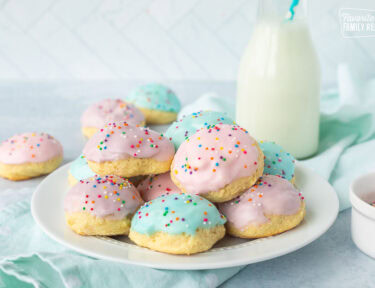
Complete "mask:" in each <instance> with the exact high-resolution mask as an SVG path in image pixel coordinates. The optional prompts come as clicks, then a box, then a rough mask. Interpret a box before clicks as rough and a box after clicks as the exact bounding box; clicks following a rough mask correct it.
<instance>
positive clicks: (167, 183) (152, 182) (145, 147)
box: [64, 84, 305, 254]
mask: <svg viewBox="0 0 375 288" xmlns="http://www.w3.org/2000/svg"><path fill="white" fill-rule="evenodd" d="M179 109H180V104H179V101H178V98H177V97H176V95H175V93H173V91H172V90H170V89H169V88H167V87H165V86H162V85H155V84H149V85H145V86H142V87H140V88H138V89H137V90H135V91H134V92H133V93H131V94H130V96H129V98H128V99H125V101H123V100H110V99H108V100H104V101H102V102H99V103H96V104H94V105H93V106H91V107H89V108H88V109H87V110H86V111H85V112H84V114H83V116H82V132H83V134H84V135H86V136H87V137H90V138H89V140H88V142H87V143H86V145H85V147H84V149H83V152H82V155H81V156H79V157H78V158H77V159H76V160H75V161H74V162H73V164H72V165H71V167H70V171H69V183H70V184H71V185H72V187H71V189H70V190H69V192H68V194H67V196H66V199H65V205H64V207H65V214H66V219H67V223H68V225H69V226H70V227H71V229H72V230H73V231H75V232H76V233H79V234H81V235H129V238H130V239H131V240H132V241H133V242H134V243H136V244H137V245H139V246H143V247H147V248H150V249H153V250H156V251H161V252H166V253H172V254H193V253H198V252H202V251H206V250H208V249H210V248H211V247H212V246H213V245H214V244H215V243H216V242H217V241H219V240H220V239H222V238H223V237H224V236H225V234H226V233H227V234H229V235H231V236H235V237H241V238H258V237H266V236H270V235H275V234H278V233H282V232H284V231H286V230H289V229H292V228H293V227H295V226H297V225H298V224H299V223H300V222H301V221H302V220H303V217H304V214H305V204H304V201H303V197H302V196H301V194H300V193H299V192H298V190H297V189H296V187H295V186H294V185H293V183H294V179H295V177H294V158H293V157H292V156H291V155H290V154H289V153H287V152H285V151H284V150H283V149H282V148H281V147H280V146H278V145H277V144H275V143H272V142H257V141H256V140H255V139H254V138H253V137H252V136H251V134H250V133H249V132H248V131H246V130H245V129H244V128H242V127H241V126H239V125H237V124H236V123H234V121H233V120H232V119H230V118H229V117H227V116H226V115H225V114H224V113H219V112H214V111H200V112H197V113H193V114H191V115H187V116H185V117H183V118H181V119H179V120H177V121H175V122H173V123H172V124H171V125H170V127H169V128H168V130H167V131H166V133H165V135H163V134H160V133H158V132H156V131H153V130H151V129H150V128H147V127H145V126H144V125H145V123H146V125H149V124H155V123H156V124H161V123H163V124H165V123H168V122H171V121H173V120H175V119H176V116H177V113H178V111H179Z"/></svg>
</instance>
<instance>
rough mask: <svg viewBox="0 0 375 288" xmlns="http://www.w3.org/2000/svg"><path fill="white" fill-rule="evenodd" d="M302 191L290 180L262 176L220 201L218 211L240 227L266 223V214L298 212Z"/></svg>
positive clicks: (291, 213)
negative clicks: (238, 192)
mask: <svg viewBox="0 0 375 288" xmlns="http://www.w3.org/2000/svg"><path fill="white" fill-rule="evenodd" d="M303 199H304V198H303V197H302V196H301V193H299V192H298V190H297V189H296V188H295V187H294V186H293V184H291V183H290V182H289V181H287V180H285V179H282V178H280V177H277V176H274V175H267V176H263V177H261V178H260V179H259V180H258V182H257V183H256V184H255V185H254V186H253V187H251V188H250V189H249V190H247V191H246V192H245V193H243V194H242V195H241V196H238V197H237V198H235V199H233V200H231V201H228V202H225V203H220V204H219V206H218V207H219V210H220V211H221V213H223V214H224V215H225V216H226V217H227V220H228V222H229V223H231V224H233V225H234V226H235V227H236V228H238V229H243V228H245V227H246V226H248V225H260V224H264V223H267V222H268V221H269V219H268V218H267V216H266V215H293V214H296V213H297V212H298V211H299V209H300V207H301V201H303Z"/></svg>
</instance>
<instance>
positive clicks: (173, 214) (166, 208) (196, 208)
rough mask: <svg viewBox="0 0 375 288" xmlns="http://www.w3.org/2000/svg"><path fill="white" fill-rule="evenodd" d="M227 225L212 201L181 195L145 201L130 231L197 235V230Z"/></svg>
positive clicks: (148, 233)
mask: <svg viewBox="0 0 375 288" xmlns="http://www.w3.org/2000/svg"><path fill="white" fill-rule="evenodd" d="M225 222H226V219H225V217H224V216H223V215H221V214H220V212H219V211H218V210H217V208H216V207H215V205H214V204H212V203H211V202H210V201H208V200H206V199H204V198H202V197H199V196H196V195H189V194H184V193H180V194H173V195H162V196H160V197H158V198H156V199H154V200H152V201H149V202H146V203H145V204H144V205H143V206H142V207H141V208H140V209H139V210H138V211H137V212H136V214H135V215H134V217H133V220H132V225H131V229H132V230H134V231H136V232H138V233H141V234H147V235H152V234H154V233H156V232H159V231H161V232H166V233H169V234H181V233H186V234H190V235H194V234H195V232H196V231H197V229H198V228H211V227H215V226H217V225H223V224H225Z"/></svg>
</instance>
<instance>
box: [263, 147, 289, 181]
mask: <svg viewBox="0 0 375 288" xmlns="http://www.w3.org/2000/svg"><path fill="white" fill-rule="evenodd" d="M259 146H260V149H262V151H263V154H264V172H263V173H264V175H276V176H280V177H282V178H284V179H286V180H288V181H290V182H292V183H294V180H295V177H294V166H295V159H294V157H293V156H292V155H291V154H290V153H288V152H286V151H285V150H284V149H283V147H281V146H280V145H277V144H276V143H274V142H263V141H260V143H259Z"/></svg>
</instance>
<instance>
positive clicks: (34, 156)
mask: <svg viewBox="0 0 375 288" xmlns="http://www.w3.org/2000/svg"><path fill="white" fill-rule="evenodd" d="M62 155H63V148H62V146H61V144H60V142H59V141H57V140H56V139H55V138H54V137H52V136H51V135H49V134H47V133H36V132H35V133H23V134H17V135H14V136H12V137H11V138H9V139H7V140H5V141H3V142H2V143H1V144H0V162H1V163H4V164H23V163H30V162H32V163H38V162H45V161H48V160H50V159H53V158H56V157H58V156H62Z"/></svg>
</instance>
